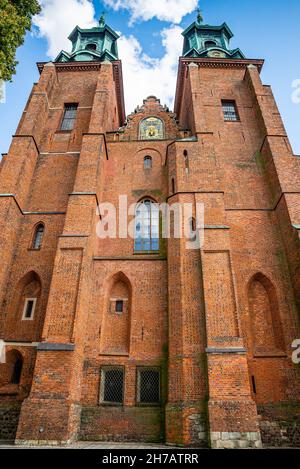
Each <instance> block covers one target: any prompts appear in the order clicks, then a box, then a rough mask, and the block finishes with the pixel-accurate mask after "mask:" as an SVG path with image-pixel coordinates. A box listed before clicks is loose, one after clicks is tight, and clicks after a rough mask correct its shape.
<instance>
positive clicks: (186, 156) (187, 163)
mask: <svg viewBox="0 0 300 469" xmlns="http://www.w3.org/2000/svg"><path fill="white" fill-rule="evenodd" d="M183 156H184V165H185V172H186V173H188V172H189V169H190V165H189V155H188V152H187V150H184V152H183Z"/></svg>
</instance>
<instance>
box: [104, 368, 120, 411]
mask: <svg viewBox="0 0 300 469" xmlns="http://www.w3.org/2000/svg"><path fill="white" fill-rule="evenodd" d="M123 400H124V369H123V368H120V367H104V368H102V369H101V387H100V402H101V403H103V404H123Z"/></svg>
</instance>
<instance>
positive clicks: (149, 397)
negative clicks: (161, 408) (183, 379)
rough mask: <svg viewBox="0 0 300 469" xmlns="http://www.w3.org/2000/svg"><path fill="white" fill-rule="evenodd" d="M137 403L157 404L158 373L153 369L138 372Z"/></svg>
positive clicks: (158, 389) (158, 391)
mask: <svg viewBox="0 0 300 469" xmlns="http://www.w3.org/2000/svg"><path fill="white" fill-rule="evenodd" d="M138 402H139V403H141V404H159V402H160V372H159V370H154V369H143V370H138Z"/></svg>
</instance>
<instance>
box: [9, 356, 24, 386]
mask: <svg viewBox="0 0 300 469" xmlns="http://www.w3.org/2000/svg"><path fill="white" fill-rule="evenodd" d="M6 362H7V371H8V376H7V377H8V381H7V382H8V383H10V384H20V381H21V375H22V368H23V358H22V355H21V354H20V352H18V351H17V350H10V351H9V352H8V354H7V358H6Z"/></svg>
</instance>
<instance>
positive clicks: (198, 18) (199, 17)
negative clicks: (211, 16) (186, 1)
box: [197, 7, 203, 24]
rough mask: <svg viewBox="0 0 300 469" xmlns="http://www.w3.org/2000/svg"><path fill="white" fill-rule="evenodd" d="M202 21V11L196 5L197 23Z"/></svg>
mask: <svg viewBox="0 0 300 469" xmlns="http://www.w3.org/2000/svg"><path fill="white" fill-rule="evenodd" d="M202 21H203V16H202V11H201V10H200V8H199V7H198V8H197V23H199V24H200V23H202Z"/></svg>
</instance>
